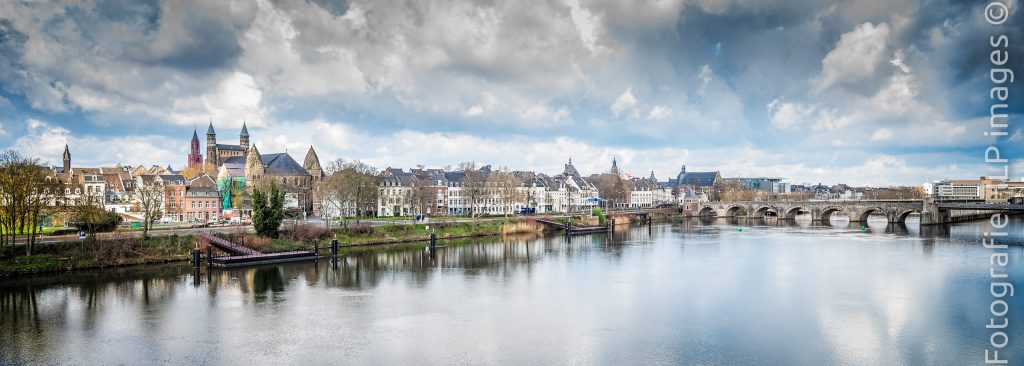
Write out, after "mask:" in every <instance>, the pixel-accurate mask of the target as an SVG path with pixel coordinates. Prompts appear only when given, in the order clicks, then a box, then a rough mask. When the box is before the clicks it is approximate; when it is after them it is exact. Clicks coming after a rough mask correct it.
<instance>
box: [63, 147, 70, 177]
mask: <svg viewBox="0 0 1024 366" xmlns="http://www.w3.org/2000/svg"><path fill="white" fill-rule="evenodd" d="M64 172H65V173H71V150H70V149H68V144H64Z"/></svg>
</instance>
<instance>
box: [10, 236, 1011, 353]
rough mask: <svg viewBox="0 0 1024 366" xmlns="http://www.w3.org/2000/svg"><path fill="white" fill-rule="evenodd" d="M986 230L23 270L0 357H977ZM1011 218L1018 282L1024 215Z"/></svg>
mask: <svg viewBox="0 0 1024 366" xmlns="http://www.w3.org/2000/svg"><path fill="white" fill-rule="evenodd" d="M986 227H987V223H985V222H976V223H964V224H957V225H953V226H942V227H926V228H924V229H921V228H919V227H918V225H916V224H914V223H908V224H907V225H895V226H891V225H886V224H885V223H884V222H881V223H879V222H871V223H870V225H868V226H867V227H864V228H862V227H861V225H859V224H858V225H850V224H847V223H845V222H833V223H831V224H830V225H824V226H814V225H811V224H810V223H809V222H796V223H793V222H785V221H783V222H776V221H763V220H762V221H756V222H739V221H730V220H727V219H717V220H710V221H709V220H705V221H700V220H696V219H694V220H689V221H681V222H676V223H662V224H655V225H653V226H651V227H646V226H638V227H631V228H628V229H627V228H625V227H622V228H621V229H620V230H618V231H617V232H616V233H615V234H614V235H605V234H595V235H589V236H577V237H573V238H571V240H567V239H566V238H565V237H562V236H552V237H543V238H518V239H515V240H502V239H499V238H486V239H473V240H461V241H448V242H442V243H441V244H442V245H444V248H439V249H437V250H435V251H433V252H430V251H427V250H426V249H425V248H424V247H423V246H414V247H402V248H391V249H388V250H380V251H374V252H363V253H355V254H349V255H347V256H345V257H344V258H342V259H341V260H339V261H337V262H332V261H328V260H323V261H320V262H316V263H302V264H286V265H271V266H264V267H256V268H247V269H239V270H212V271H207V270H206V269H203V270H202V271H201V272H199V273H198V275H196V274H194V273H193V271H192V268H191V266H190V265H189V264H187V263H182V264H174V265H163V266H153V267H138V268H127V269H119V270H105V271H89V272H76V273H67V274H57V275H47V276H36V277H31V278H19V279H12V280H5V281H0V364H75V365H86V364H127V365H142V364H228V365H260V364H289V365H313V364H416V365H422V364H492V363H496V364H516V365H528V364H616V365H624V364H628V365H655V364H708V365H826V364H838V365H924V364H943V365H945V364H967V363H974V364H977V363H981V361H982V360H983V356H984V350H985V349H986V347H988V343H989V336H990V334H991V330H987V329H985V324H987V323H988V322H989V318H990V317H991V315H990V313H989V304H990V303H991V302H992V301H993V300H994V299H993V297H992V295H991V294H990V293H989V283H990V282H991V279H990V278H989V269H990V265H989V255H990V254H991V250H988V249H985V248H983V247H982V246H981V245H980V243H979V240H980V239H979V238H980V237H981V233H982V232H983V231H984V230H985V228H986ZM1009 231H1010V232H1011V234H1012V236H1011V238H1012V239H1011V241H1012V242H1013V243H1015V245H1016V246H1015V247H1013V248H1011V249H1010V250H1009V253H1010V261H1011V269H1010V270H1009V272H1010V273H1009V274H1010V279H1011V281H1012V282H1014V283H1015V284H1017V285H1020V284H1022V283H1024V282H1022V281H1021V279H1024V266H1022V265H1021V263H1024V261H1022V249H1021V248H1022V246H1021V242H1024V222H1022V221H1021V220H1020V219H1014V220H1013V221H1012V223H1011V226H1010V227H1009ZM1017 287H1018V288H1017V290H1024V289H1022V288H1020V287H1021V286H1017ZM1022 297H1024V295H1017V296H1015V297H1013V298H1011V299H1010V301H1009V305H1010V307H1009V308H1010V310H1009V311H1010V315H1009V317H1010V324H1011V328H1010V329H1009V330H1008V332H1007V333H1008V334H1009V337H1010V346H1008V347H1006V348H1004V349H1003V352H1002V353H1001V356H1002V357H1003V358H1010V360H1011V364H1014V363H1020V362H1024V347H1019V345H1020V344H1024V331H1022V328H1021V327H1020V320H1024V302H1022V301H1021V300H1020V299H1021V298H1022ZM1014 360H1016V362H1014Z"/></svg>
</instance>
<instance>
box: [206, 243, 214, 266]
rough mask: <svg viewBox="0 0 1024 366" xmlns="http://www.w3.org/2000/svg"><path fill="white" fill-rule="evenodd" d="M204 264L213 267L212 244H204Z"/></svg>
mask: <svg viewBox="0 0 1024 366" xmlns="http://www.w3.org/2000/svg"><path fill="white" fill-rule="evenodd" d="M206 266H207V267H213V246H212V245H210V244H206Z"/></svg>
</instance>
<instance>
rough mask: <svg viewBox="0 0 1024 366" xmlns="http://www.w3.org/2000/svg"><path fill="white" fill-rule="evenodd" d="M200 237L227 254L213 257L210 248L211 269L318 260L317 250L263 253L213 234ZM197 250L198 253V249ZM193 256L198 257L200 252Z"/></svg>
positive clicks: (207, 257)
mask: <svg viewBox="0 0 1024 366" xmlns="http://www.w3.org/2000/svg"><path fill="white" fill-rule="evenodd" d="M199 236H200V237H202V238H203V239H206V242H207V243H209V246H210V247H212V248H217V249H219V250H220V251H222V252H224V253H227V255H226V256H219V257H215V256H213V250H212V249H211V248H209V247H208V248H207V256H206V260H207V263H208V265H209V266H211V267H222V268H231V267H243V266H255V265H261V264H273V263H285V262H298V261H311V260H315V259H316V258H317V253H316V251H315V250H295V251H288V252H277V253H262V252H259V251H256V250H253V249H251V248H248V247H245V246H243V245H241V244H239V243H234V242H232V241H230V240H227V239H224V238H221V237H217V236H214V235H211V234H199ZM196 250H197V251H198V249H196ZM193 255H194V256H197V255H198V252H196V253H195V254H193ZM196 263H198V261H196Z"/></svg>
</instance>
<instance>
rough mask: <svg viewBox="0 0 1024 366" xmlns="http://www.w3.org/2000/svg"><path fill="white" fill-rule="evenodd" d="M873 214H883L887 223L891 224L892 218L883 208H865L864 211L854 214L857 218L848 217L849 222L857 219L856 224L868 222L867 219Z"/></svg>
mask: <svg viewBox="0 0 1024 366" xmlns="http://www.w3.org/2000/svg"><path fill="white" fill-rule="evenodd" d="M873 213H882V214H885V218H886V220H887V221H889V222H892V217H891V215H890V212H889V210H887V209H885V208H882V207H868V208H865V209H864V210H861V211H860V212H859V213H856V215H857V217H853V216H851V217H850V221H853V220H854V219H857V222H868V218H869V217H871V214H873Z"/></svg>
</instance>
